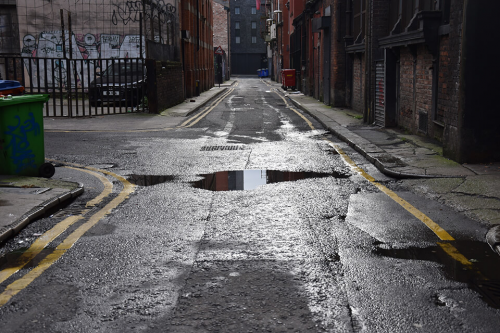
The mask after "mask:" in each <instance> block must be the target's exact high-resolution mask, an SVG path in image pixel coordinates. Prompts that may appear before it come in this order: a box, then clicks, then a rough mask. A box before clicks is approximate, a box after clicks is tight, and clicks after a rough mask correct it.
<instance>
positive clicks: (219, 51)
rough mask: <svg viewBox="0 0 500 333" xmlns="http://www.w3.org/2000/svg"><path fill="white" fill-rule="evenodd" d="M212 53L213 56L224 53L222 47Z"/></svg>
mask: <svg viewBox="0 0 500 333" xmlns="http://www.w3.org/2000/svg"><path fill="white" fill-rule="evenodd" d="M214 53H215V54H223V53H224V51H222V47H220V46H219V47H218V48H217V50H215V52H214Z"/></svg>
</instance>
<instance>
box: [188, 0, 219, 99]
mask: <svg viewBox="0 0 500 333" xmlns="http://www.w3.org/2000/svg"><path fill="white" fill-rule="evenodd" d="M180 7H181V36H182V54H183V59H182V62H183V67H184V82H185V87H186V97H192V96H197V95H199V94H200V93H201V92H203V91H206V90H208V89H210V88H211V87H213V86H214V77H215V73H214V50H213V6H212V0H186V1H181V2H180Z"/></svg>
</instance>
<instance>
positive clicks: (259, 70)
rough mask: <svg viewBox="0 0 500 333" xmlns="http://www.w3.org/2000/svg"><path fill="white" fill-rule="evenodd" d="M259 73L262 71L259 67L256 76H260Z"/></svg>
mask: <svg viewBox="0 0 500 333" xmlns="http://www.w3.org/2000/svg"><path fill="white" fill-rule="evenodd" d="M261 73H262V70H261V69H260V68H259V69H258V70H257V76H258V77H261Z"/></svg>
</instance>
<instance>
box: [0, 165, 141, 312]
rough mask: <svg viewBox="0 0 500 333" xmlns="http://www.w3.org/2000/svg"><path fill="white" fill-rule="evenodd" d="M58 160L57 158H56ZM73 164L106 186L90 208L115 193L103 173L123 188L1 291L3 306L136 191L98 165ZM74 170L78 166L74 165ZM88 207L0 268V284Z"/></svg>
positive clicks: (90, 202) (48, 232)
mask: <svg viewBox="0 0 500 333" xmlns="http://www.w3.org/2000/svg"><path fill="white" fill-rule="evenodd" d="M53 162H55V161H53ZM71 165H73V166H74V167H78V169H77V170H80V171H83V172H86V173H89V174H91V175H93V176H95V177H97V178H98V179H99V180H100V181H101V182H102V183H103V185H104V189H103V191H102V192H101V193H100V194H99V195H98V196H97V197H96V198H94V199H93V200H91V201H89V202H88V203H87V207H92V206H95V205H97V204H99V203H100V202H102V201H103V200H104V199H105V198H106V197H107V196H109V195H110V194H111V193H112V189H113V184H112V183H111V182H110V181H109V180H108V179H107V178H106V177H103V176H102V175H101V174H99V173H97V172H100V173H103V174H107V175H110V176H112V177H114V178H116V179H118V180H119V181H120V182H121V183H122V184H123V189H122V191H121V192H120V193H119V194H118V196H117V197H115V198H114V199H112V200H111V201H110V202H109V203H108V204H106V205H105V206H104V207H103V208H102V209H100V210H99V211H98V212H97V213H95V214H94V215H92V216H91V217H90V218H89V219H88V220H87V222H85V223H83V224H82V225H80V226H79V227H78V228H77V229H76V230H75V231H73V232H72V233H71V234H70V235H69V236H68V237H66V238H65V239H64V240H63V241H62V242H61V243H60V244H59V245H58V246H57V247H56V249H55V250H54V251H53V252H52V253H50V254H49V255H47V256H46V257H45V258H44V259H43V260H42V261H41V262H40V263H39V264H38V265H37V266H36V267H35V268H33V269H32V270H31V271H29V272H28V273H26V274H25V275H24V276H22V277H21V278H19V279H18V280H16V281H14V282H13V283H11V284H9V285H8V286H7V287H6V289H5V290H4V291H3V292H2V293H1V294H0V307H1V306H3V305H5V304H6V303H7V302H8V301H9V300H10V299H11V298H12V297H13V296H14V295H16V294H17V293H19V292H20V291H21V290H23V289H24V288H26V287H27V286H28V285H30V284H31V283H32V282H33V281H34V280H35V279H36V278H37V277H39V276H40V275H41V274H42V273H43V272H44V271H45V270H46V269H48V268H49V267H50V266H52V264H54V263H55V262H56V261H57V260H58V259H59V258H61V256H62V255H64V253H66V251H68V250H69V249H70V248H71V247H72V246H73V245H74V244H75V243H76V242H77V241H78V240H79V239H80V238H81V237H82V236H83V235H84V234H85V233H86V232H87V231H88V230H89V229H90V228H92V227H93V226H94V225H95V224H96V223H97V222H99V221H100V220H101V219H102V218H103V217H104V216H105V215H107V214H109V213H110V212H111V211H112V210H113V209H115V208H116V207H117V206H118V205H119V204H120V203H122V202H123V201H124V200H125V199H126V198H127V197H128V196H129V195H130V194H131V193H132V192H134V189H135V185H133V184H131V183H130V182H129V181H127V180H126V179H125V178H123V177H121V176H119V175H117V174H115V173H112V172H109V171H106V170H99V169H96V168H91V167H86V168H84V167H83V166H80V165H76V164H71ZM74 167H73V168H72V169H75V168H74ZM88 211H89V210H84V211H83V212H82V213H81V214H80V215H74V216H70V217H68V218H66V219H64V220H63V221H61V222H59V223H58V224H56V225H55V226H54V227H53V228H52V229H50V230H48V231H47V232H45V233H44V234H43V235H42V236H40V237H39V238H38V239H37V240H35V242H34V243H33V244H32V245H31V246H30V247H29V248H28V249H27V250H26V251H25V252H24V253H23V254H22V255H21V256H20V257H19V258H18V259H17V260H16V264H15V265H14V266H12V267H8V268H6V269H4V270H2V271H0V283H2V282H4V281H5V280H7V279H8V278H9V277H11V276H12V275H13V274H15V273H16V272H18V271H19V270H20V269H22V268H23V267H24V266H25V265H26V264H28V263H29V262H30V261H31V260H32V259H33V258H35V256H37V255H38V254H40V252H42V250H43V249H44V248H45V247H46V246H47V245H48V244H49V243H50V242H52V241H53V240H54V239H56V238H57V237H58V236H59V235H61V234H62V233H63V232H64V231H66V230H67V229H68V228H69V227H70V226H71V225H73V224H74V223H75V222H77V221H79V220H81V219H83V218H84V217H85V216H84V215H85V214H86V213H88Z"/></svg>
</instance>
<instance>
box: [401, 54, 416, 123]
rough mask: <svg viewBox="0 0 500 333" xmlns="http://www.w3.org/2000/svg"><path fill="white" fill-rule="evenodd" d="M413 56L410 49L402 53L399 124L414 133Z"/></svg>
mask: <svg viewBox="0 0 500 333" xmlns="http://www.w3.org/2000/svg"><path fill="white" fill-rule="evenodd" d="M413 59H414V58H413V55H412V54H411V52H410V49H408V48H401V51H400V70H399V77H400V79H399V84H400V88H399V89H400V100H399V114H398V116H399V117H398V124H399V125H400V126H402V127H404V128H406V129H409V130H411V131H413V130H414V129H415V127H414V122H413V119H414V107H415V105H414V95H413V88H414V82H413Z"/></svg>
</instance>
